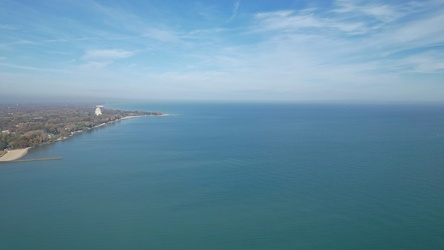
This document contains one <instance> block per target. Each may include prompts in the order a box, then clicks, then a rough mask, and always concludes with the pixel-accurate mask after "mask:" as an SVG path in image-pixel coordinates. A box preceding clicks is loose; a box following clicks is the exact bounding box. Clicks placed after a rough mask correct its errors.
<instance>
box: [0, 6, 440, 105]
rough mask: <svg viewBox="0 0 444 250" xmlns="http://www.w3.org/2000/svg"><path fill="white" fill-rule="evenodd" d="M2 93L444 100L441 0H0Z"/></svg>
mask: <svg viewBox="0 0 444 250" xmlns="http://www.w3.org/2000/svg"><path fill="white" fill-rule="evenodd" d="M0 14H1V16H2V20H1V21H0V31H1V32H2V36H1V37H0V102H2V103H6V102H42V101H51V102H58V101H62V102H63V101H87V102H91V101H96V100H97V101H98V102H104V101H116V100H119V101H122V100H125V101H128V100H134V101H144V100H145V101H201V102H202V101H221V102H239V101H242V102H344V103H424V102H442V100H444V86H443V85H442V80H443V79H444V77H443V76H444V64H443V58H444V50H443V48H444V28H443V26H442V23H444V2H442V1H437V0H428V1H409V2H406V1H390V2H389V3H387V2H386V1H351V0H336V1H322V2H312V1H279V2H266V1H265V2H262V1H216V0H213V1H180V2H177V1H157V0H153V1H131V2H122V1H87V2H76V1H64V2H63V4H62V3H61V2H55V1H44V0H43V1H35V2H32V1H12V0H6V1H2V2H1V3H0Z"/></svg>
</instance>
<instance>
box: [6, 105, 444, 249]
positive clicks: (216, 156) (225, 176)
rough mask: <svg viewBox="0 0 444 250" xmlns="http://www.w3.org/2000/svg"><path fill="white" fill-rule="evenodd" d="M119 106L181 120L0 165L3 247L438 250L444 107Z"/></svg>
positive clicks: (92, 135) (118, 127) (120, 129)
mask: <svg viewBox="0 0 444 250" xmlns="http://www.w3.org/2000/svg"><path fill="white" fill-rule="evenodd" d="M113 107H114V108H121V109H128V110H146V111H161V112H165V113H172V114H175V115H174V116H168V117H142V118H135V119H129V120H124V121H121V122H118V123H116V124H114V125H110V126H107V127H103V128H98V129H95V130H93V131H91V132H88V133H83V134H81V135H77V136H75V137H73V138H70V139H69V140H66V141H62V142H58V143H55V144H52V145H47V146H43V147H39V148H34V149H32V150H31V151H30V153H29V154H28V155H27V156H26V158H40V157H57V156H61V157H63V160H60V161H45V162H24V163H7V164H0V249H444V237H443V236H444V106H439V105H339V104H337V105H315V104H132V105H129V104H128V105H124V104H121V105H114V106H113ZM105 112H106V111H105Z"/></svg>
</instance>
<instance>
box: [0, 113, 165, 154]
mask: <svg viewBox="0 0 444 250" xmlns="http://www.w3.org/2000/svg"><path fill="white" fill-rule="evenodd" d="M145 116H150V115H134V116H125V117H122V118H120V119H117V120H114V121H109V122H107V123H102V124H99V125H96V126H94V127H92V128H90V129H89V130H91V129H95V128H100V127H104V126H107V125H110V124H112V123H116V122H119V121H122V120H127V119H132V118H138V117H145ZM159 116H167V115H164V114H162V115H159ZM84 132H86V131H80V132H79V131H75V132H72V134H71V135H69V136H67V137H62V138H59V139H58V140H57V141H53V142H50V143H43V144H41V145H38V146H43V145H49V144H52V143H56V142H58V141H64V140H67V139H69V138H71V137H72V136H74V135H76V134H81V133H84ZM30 148H31V147H28V148H20V149H12V150H8V151H7V152H6V154H4V155H2V156H0V162H13V161H16V160H18V159H20V158H22V157H24V156H25V155H26V154H27V153H28V150H29V149H30Z"/></svg>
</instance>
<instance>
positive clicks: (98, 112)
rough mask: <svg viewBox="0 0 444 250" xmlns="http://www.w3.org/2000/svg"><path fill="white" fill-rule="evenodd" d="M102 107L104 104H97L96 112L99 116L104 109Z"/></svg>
mask: <svg viewBox="0 0 444 250" xmlns="http://www.w3.org/2000/svg"><path fill="white" fill-rule="evenodd" d="M101 107H103V106H96V112H95V113H96V115H97V116H99V115H101V114H102V110H100V108H101Z"/></svg>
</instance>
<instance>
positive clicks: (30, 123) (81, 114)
mask: <svg viewBox="0 0 444 250" xmlns="http://www.w3.org/2000/svg"><path fill="white" fill-rule="evenodd" d="M163 115H164V114H162V113H160V112H146V111H124V110H116V109H107V108H104V107H103V106H95V105H84V104H72V105H66V104H65V105H61V104H59V105H56V104H52V105H32V104H16V105H1V106H0V161H13V160H17V159H19V158H20V157H23V156H24V155H25V154H26V152H27V151H28V149H29V148H32V147H36V146H40V145H45V144H49V143H53V142H56V141H60V140H64V139H67V138H69V137H71V136H73V135H75V134H78V133H82V132H84V131H88V130H91V129H93V128H97V127H101V126H106V125H108V124H111V123H114V122H117V121H120V120H123V119H128V118H134V117H141V116H163Z"/></svg>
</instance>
